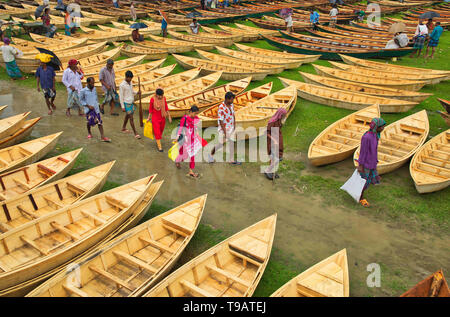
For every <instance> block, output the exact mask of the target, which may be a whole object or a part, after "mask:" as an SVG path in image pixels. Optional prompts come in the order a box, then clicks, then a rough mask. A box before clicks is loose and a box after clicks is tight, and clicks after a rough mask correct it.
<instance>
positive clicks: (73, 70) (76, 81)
mask: <svg viewBox="0 0 450 317" xmlns="http://www.w3.org/2000/svg"><path fill="white" fill-rule="evenodd" d="M78 64H79V63H78V61H77V60H76V59H71V60H69V67H67V68H66V69H65V70H64V72H63V77H62V82H63V84H64V86H66V88H67V94H68V95H67V110H66V115H67V116H68V117H70V116H71V114H70V109H71V108H74V107H78V115H80V116H82V115H83V111H82V109H81V104H80V96H79V93H80V91H81V89H83V86H82V85H81V80H82V79H83V77H84V74H83V70H82V69H81V68H78Z"/></svg>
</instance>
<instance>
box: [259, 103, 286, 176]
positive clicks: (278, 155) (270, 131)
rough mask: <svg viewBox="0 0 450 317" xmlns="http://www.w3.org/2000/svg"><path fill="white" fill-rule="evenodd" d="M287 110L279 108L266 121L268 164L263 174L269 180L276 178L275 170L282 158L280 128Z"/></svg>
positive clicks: (281, 134)
mask: <svg viewBox="0 0 450 317" xmlns="http://www.w3.org/2000/svg"><path fill="white" fill-rule="evenodd" d="M286 115H287V111H286V109H284V108H279V109H278V110H277V111H276V112H275V114H274V115H273V116H272V118H270V120H269V122H268V123H267V154H268V155H269V157H270V166H269V167H268V168H267V169H266V171H265V172H264V174H265V175H266V177H267V178H268V179H270V180H273V179H274V178H278V177H279V176H278V174H277V173H276V171H277V170H278V164H279V162H280V161H282V160H283V133H282V132H281V128H282V127H283V123H284V121H285V120H286Z"/></svg>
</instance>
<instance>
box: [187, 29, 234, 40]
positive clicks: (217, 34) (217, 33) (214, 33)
mask: <svg viewBox="0 0 450 317" xmlns="http://www.w3.org/2000/svg"><path fill="white" fill-rule="evenodd" d="M201 29H202V30H203V31H205V32H202V33H199V34H200V35H201V36H204V37H205V36H206V37H210V38H229V39H231V40H232V41H233V42H241V41H242V35H241V34H236V33H230V32H227V31H223V30H218V29H213V28H210V27H207V26H205V25H202V27H201ZM206 32H207V33H206ZM191 34H192V33H191Z"/></svg>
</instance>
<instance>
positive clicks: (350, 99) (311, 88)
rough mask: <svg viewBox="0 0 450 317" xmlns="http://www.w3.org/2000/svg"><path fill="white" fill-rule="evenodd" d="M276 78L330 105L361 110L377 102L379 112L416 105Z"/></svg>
mask: <svg viewBox="0 0 450 317" xmlns="http://www.w3.org/2000/svg"><path fill="white" fill-rule="evenodd" d="M278 78H279V79H280V81H281V83H282V84H283V85H284V86H285V87H287V86H290V85H295V87H297V90H298V96H299V97H301V98H304V99H306V100H309V101H312V102H316V103H319V104H322V105H327V106H330V107H336V108H343V109H349V110H361V109H363V108H365V107H368V106H371V105H373V104H379V105H380V110H381V112H390V113H393V112H405V111H408V110H410V109H412V108H413V107H414V106H415V105H417V103H416V102H410V101H405V100H399V99H388V98H381V97H376V96H370V95H364V94H360V93H354V92H349V91H345V90H340V89H335V88H329V87H325V86H318V85H313V84H307V83H304V82H301V81H296V80H292V79H287V78H283V77H278Z"/></svg>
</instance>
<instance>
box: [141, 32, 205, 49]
mask: <svg viewBox="0 0 450 317" xmlns="http://www.w3.org/2000/svg"><path fill="white" fill-rule="evenodd" d="M148 37H149V38H150V39H152V40H154V41H157V42H160V43H163V44H165V45H174V46H179V47H183V48H185V49H187V47H189V48H191V47H192V49H190V51H193V50H194V48H199V49H202V50H204V51H212V50H213V49H214V44H202V43H195V42H189V41H182V40H176V39H171V38H167V37H161V36H153V35H149V36H148Z"/></svg>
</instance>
